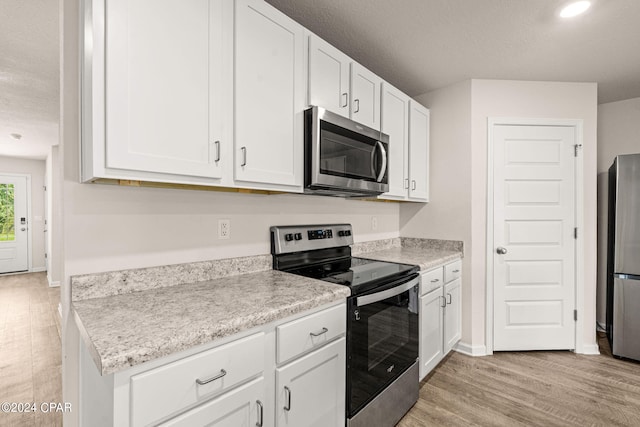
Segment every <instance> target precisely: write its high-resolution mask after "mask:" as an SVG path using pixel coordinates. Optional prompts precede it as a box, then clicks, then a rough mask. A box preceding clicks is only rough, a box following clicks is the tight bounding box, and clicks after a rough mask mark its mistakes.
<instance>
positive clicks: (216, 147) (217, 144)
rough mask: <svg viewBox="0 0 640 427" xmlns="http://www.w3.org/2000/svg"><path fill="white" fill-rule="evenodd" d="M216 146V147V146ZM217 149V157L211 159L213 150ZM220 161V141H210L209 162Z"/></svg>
mask: <svg viewBox="0 0 640 427" xmlns="http://www.w3.org/2000/svg"><path fill="white" fill-rule="evenodd" d="M214 147H215V148H214ZM212 151H215V153H216V154H215V159H213V160H211V152H212ZM219 161H220V141H215V142H209V163H211V162H219Z"/></svg>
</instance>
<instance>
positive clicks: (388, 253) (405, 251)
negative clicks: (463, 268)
mask: <svg viewBox="0 0 640 427" xmlns="http://www.w3.org/2000/svg"><path fill="white" fill-rule="evenodd" d="M358 257H360V258H368V259H375V260H377V261H388V262H399V263H402V264H413V265H418V266H420V270H422V271H427V270H430V269H432V268H434V267H438V266H440V265H443V264H447V263H449V262H452V261H456V260H458V259H460V258H462V252H461V251H455V250H447V249H440V248H407V247H400V248H391V249H385V250H381V251H375V252H365V253H360V254H358Z"/></svg>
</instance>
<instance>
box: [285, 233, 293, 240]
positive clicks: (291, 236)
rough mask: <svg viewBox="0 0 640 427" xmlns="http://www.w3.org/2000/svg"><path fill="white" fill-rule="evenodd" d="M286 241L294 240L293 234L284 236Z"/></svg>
mask: <svg viewBox="0 0 640 427" xmlns="http://www.w3.org/2000/svg"><path fill="white" fill-rule="evenodd" d="M284 240H286V241H287V242H290V241H292V240H293V234H291V233H289V234H285V235H284Z"/></svg>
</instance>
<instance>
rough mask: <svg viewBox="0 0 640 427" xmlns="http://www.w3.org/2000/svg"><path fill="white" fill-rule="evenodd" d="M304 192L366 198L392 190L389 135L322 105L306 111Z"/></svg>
mask: <svg viewBox="0 0 640 427" xmlns="http://www.w3.org/2000/svg"><path fill="white" fill-rule="evenodd" d="M304 122H305V124H304V138H305V149H304V158H305V166H304V172H305V173H304V175H305V178H304V181H305V182H304V186H305V188H304V192H305V193H310V194H322V195H328V196H346V197H366V196H376V195H378V194H382V193H386V192H387V191H389V171H388V165H389V161H388V157H387V156H388V152H389V136H388V135H386V134H384V133H382V132H380V131H377V130H375V129H372V128H370V127H367V126H364V125H361V124H360V123H356V122H354V121H353V120H349V119H347V118H346V117H342V116H340V115H338V114H335V113H332V112H330V111H327V110H325V109H324V108H321V107H311V108H309V109H307V110H305V112H304Z"/></svg>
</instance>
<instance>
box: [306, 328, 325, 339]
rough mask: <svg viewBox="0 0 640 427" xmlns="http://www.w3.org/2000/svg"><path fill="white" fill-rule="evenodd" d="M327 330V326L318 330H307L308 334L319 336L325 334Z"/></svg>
mask: <svg viewBox="0 0 640 427" xmlns="http://www.w3.org/2000/svg"><path fill="white" fill-rule="evenodd" d="M327 332H329V330H328V329H327V328H322V329H321V330H320V332H309V335H311V336H312V337H319V336H320V335H323V334H326V333H327Z"/></svg>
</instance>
